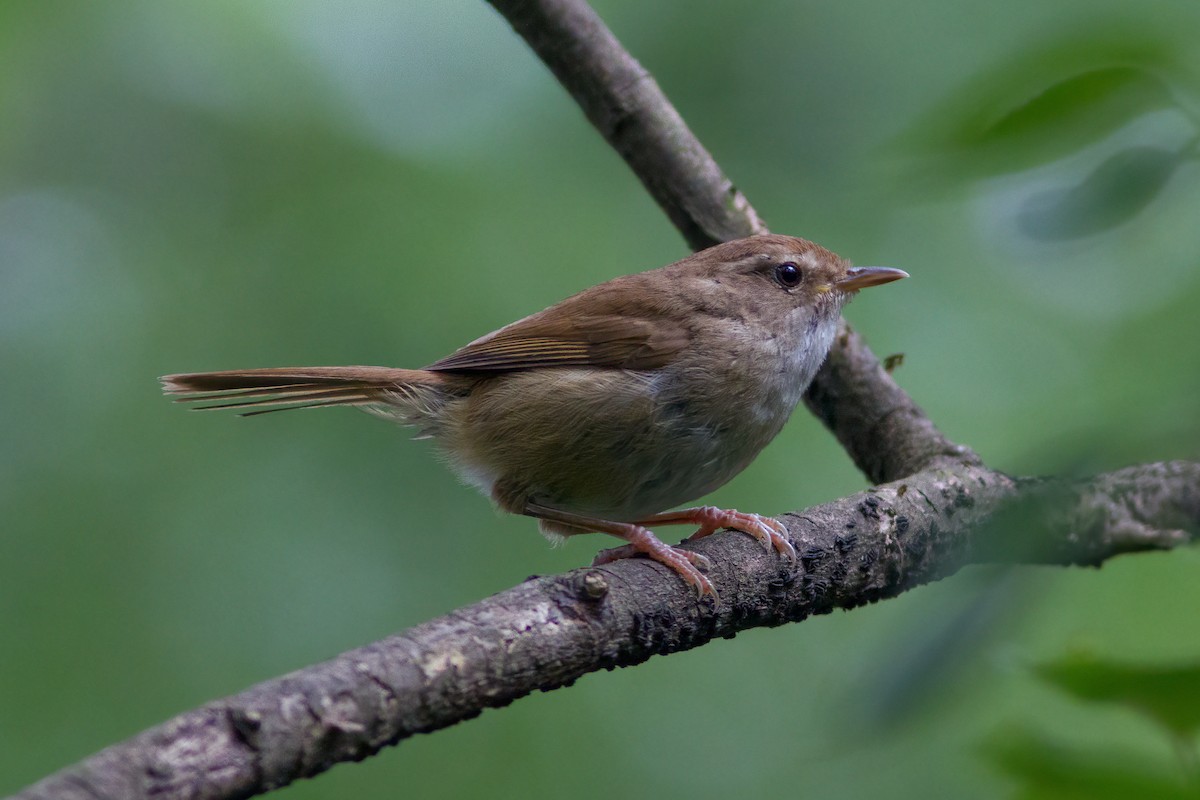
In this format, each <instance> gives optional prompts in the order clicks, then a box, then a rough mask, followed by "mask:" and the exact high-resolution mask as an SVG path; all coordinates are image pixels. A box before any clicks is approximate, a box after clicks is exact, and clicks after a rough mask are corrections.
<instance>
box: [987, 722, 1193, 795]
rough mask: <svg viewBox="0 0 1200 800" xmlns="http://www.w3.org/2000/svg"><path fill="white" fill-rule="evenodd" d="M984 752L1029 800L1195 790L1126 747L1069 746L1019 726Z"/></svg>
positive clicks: (990, 743) (994, 738)
mask: <svg viewBox="0 0 1200 800" xmlns="http://www.w3.org/2000/svg"><path fill="white" fill-rule="evenodd" d="M984 753H985V755H986V756H987V757H988V758H989V759H990V760H991V761H992V762H993V763H994V764H996V765H997V766H998V767H999V768H1000V769H1001V770H1003V771H1004V772H1005V773H1006V774H1008V775H1009V776H1011V777H1013V778H1016V779H1017V780H1018V781H1019V782H1020V783H1021V791H1020V792H1019V793H1018V795H1017V796H1018V797H1021V798H1026V799H1027V800H1043V798H1045V800H1051V798H1053V800H1074V799H1075V798H1078V800H1105V798H1112V799H1113V800H1118V799H1119V800H1128V798H1135V797H1136V798H1139V800H1183V798H1194V797H1195V796H1196V794H1195V791H1194V790H1192V789H1191V788H1189V787H1186V786H1185V785H1183V783H1181V782H1180V781H1178V780H1174V779H1172V778H1170V777H1168V776H1167V775H1165V774H1164V773H1163V771H1162V770H1156V769H1154V768H1153V767H1152V766H1149V765H1144V764H1136V763H1133V759H1131V758H1129V757H1128V756H1127V755H1125V754H1124V753H1102V752H1095V751H1092V752H1084V751H1078V750H1071V749H1068V748H1066V747H1063V746H1062V745H1061V744H1058V743H1056V742H1053V741H1050V740H1048V739H1045V738H1043V737H1041V736H1039V735H1037V734H1035V733H1032V732H1030V731H1027V730H1023V729H1019V728H1018V729H1013V730H1008V731H1005V732H1003V733H1001V734H997V735H994V736H992V737H991V739H990V740H989V741H988V742H986V743H985V745H984Z"/></svg>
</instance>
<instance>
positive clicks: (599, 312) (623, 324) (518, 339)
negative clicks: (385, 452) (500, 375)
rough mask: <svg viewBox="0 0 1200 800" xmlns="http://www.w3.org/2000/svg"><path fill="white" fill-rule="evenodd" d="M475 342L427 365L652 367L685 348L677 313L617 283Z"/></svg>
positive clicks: (464, 368) (452, 368)
mask: <svg viewBox="0 0 1200 800" xmlns="http://www.w3.org/2000/svg"><path fill="white" fill-rule="evenodd" d="M602 288H604V289H608V290H607V291H595V290H589V291H588V292H584V293H583V294H580V295H576V296H575V297H572V298H569V299H567V300H565V301H563V302H562V303H559V304H558V305H556V306H551V307H550V308H548V309H546V310H545V311H541V312H539V313H537V314H534V315H532V316H529V317H526V318H525V319H522V320H518V321H517V322H514V323H512V324H511V325H508V326H506V327H503V328H501V329H500V330H498V331H495V332H494V333H490V334H488V335H487V336H484V337H483V338H481V339H477V340H475V341H474V342H471V343H470V344H468V345H467V346H465V347H463V348H460V349H459V350H457V351H455V352H454V353H451V354H450V355H448V356H446V357H445V358H443V359H441V360H440V361H435V362H434V363H433V364H430V365H429V366H428V367H426V369H428V370H431V371H433V372H493V371H494V372H503V371H508V370H525V369H537V368H539V367H584V366H591V367H613V368H619V369H635V370H636V369H654V368H656V367H661V366H663V365H665V364H667V363H668V362H670V361H671V359H672V358H674V357H675V355H676V354H678V353H679V352H680V351H681V350H683V349H684V348H685V347H687V345H688V343H689V341H690V339H691V335H690V331H689V329H688V327H687V326H686V325H685V324H683V322H682V320H681V319H680V318H679V316H678V315H675V314H670V313H664V311H665V309H663V308H661V307H659V305H658V304H656V303H654V302H652V301H651V300H650V299H648V298H645V297H638V296H636V294H635V295H632V296H631V293H630V292H629V291H613V290H612V289H614V288H618V287H612V288H609V287H596V289H602Z"/></svg>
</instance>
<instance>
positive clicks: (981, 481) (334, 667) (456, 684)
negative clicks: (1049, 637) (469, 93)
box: [17, 462, 1200, 800]
mask: <svg viewBox="0 0 1200 800" xmlns="http://www.w3.org/2000/svg"><path fill="white" fill-rule="evenodd" d="M1047 498H1053V505H1054V509H1055V512H1056V513H1055V518H1054V520H1053V526H1052V528H1051V527H1047V528H1041V529H1039V539H1040V541H1039V544H1040V545H1041V546H1040V547H1039V548H1034V549H1030V548H1029V546H1028V544H1029V542H1028V540H1027V539H1026V538H1025V537H1023V536H1017V537H1013V536H1012V534H1013V533H1014V532H1015V531H1013V530H1012V529H1011V528H1010V527H1009V526H1007V525H1004V524H1002V522H1001V521H1003V520H1004V519H1005V518H1006V515H1008V514H1013V515H1014V516H1011V517H1009V519H1011V520H1012V521H1014V522H1019V521H1020V520H1021V519H1023V517H1022V510H1023V509H1030V508H1031V509H1033V510H1035V511H1037V510H1040V506H1041V504H1042V503H1043V502H1044V501H1045V500H1046V499H1047ZM783 519H784V521H785V522H786V523H787V525H788V529H789V532H790V534H791V536H792V539H793V541H794V542H795V544H796V548H797V550H798V551H799V552H800V554H801V557H800V564H799V566H798V568H797V569H795V570H791V569H788V568H787V567H786V565H785V564H784V562H782V561H781V560H780V559H778V558H777V557H776V556H774V555H773V554H769V553H767V552H765V551H764V550H763V549H762V548H761V547H760V546H759V545H758V544H757V543H756V542H755V541H754V540H752V539H751V538H750V537H748V536H745V535H743V534H738V533H732V532H728V533H724V534H718V535H716V536H712V537H709V538H707V539H703V540H700V541H699V542H696V543H695V544H694V547H695V549H696V550H698V551H700V552H702V553H704V554H705V555H707V556H708V557H709V558H710V559H711V560H712V562H713V565H714V566H713V569H712V571H711V572H710V573H709V577H710V578H711V579H712V581H713V583H714V584H715V585H716V587H717V590H718V591H719V592H720V593H721V597H722V598H723V601H722V603H721V604H720V606H718V607H716V608H713V607H712V606H709V605H705V604H701V603H698V602H697V601H696V599H695V597H694V596H693V595H692V593H691V590H689V589H688V588H687V587H686V586H685V585H684V584H683V583H682V582H681V581H679V580H678V579H677V578H676V577H675V576H673V575H672V574H671V573H670V572H669V571H668V570H667V569H666V568H665V567H662V566H661V565H659V564H657V563H655V562H652V561H648V560H627V561H621V562H616V563H613V564H610V565H606V566H604V567H593V568H588V569H577V570H574V571H572V572H568V573H566V574H564V575H556V576H550V577H544V578H531V579H530V580H528V581H526V582H525V583H523V584H521V585H520V586H517V587H515V588H513V589H509V590H508V591H506V592H502V593H500V594H498V595H495V596H493V597H490V598H488V599H487V600H484V601H482V602H480V603H477V604H475V605H473V606H470V607H467V608H464V609H461V610H459V611H457V612H455V613H454V614H451V615H449V616H446V617H442V618H441V619H436V620H433V621H431V622H428V623H425V624H424V625H419V626H417V627H415V628H412V629H411V630H408V631H406V632H404V633H402V634H399V635H396V636H392V637H390V638H388V639H384V640H383V641H380V642H376V643H374V644H371V645H368V646H366V647H363V648H360V649H358V650H352V651H350V652H348V653H344V654H342V655H341V656H338V657H337V658H335V659H333V660H332V661H328V662H326V663H324V664H318V665H316V666H313V667H309V668H307V669H304V670H301V671H299V672H295V673H292V674H291V675H286V676H284V677H282V678H277V679H275V680H272V681H267V682H266V683H262V684H259V685H258V686H255V687H253V688H251V689H249V690H247V691H245V692H243V693H241V694H238V695H235V696H233V697H230V698H226V699H224V700H218V701H216V702H214V703H210V704H208V705H206V706H204V707H202V708H199V709H197V710H195V711H189V712H187V713H185V714H181V715H180V716H178V717H176V718H175V719H172V720H170V721H168V722H166V723H165V724H163V725H160V726H158V727H156V728H153V729H151V730H149V731H146V732H145V733H143V734H141V735H140V736H138V737H136V738H134V739H131V740H129V741H127V742H124V743H122V744H118V745H115V746H113V747H110V748H109V749H107V750H104V751H102V752H100V753H98V754H96V755H95V756H92V757H91V758H89V759H87V760H85V761H83V762H82V763H80V764H78V765H76V766H74V767H71V768H69V769H67V770H64V771H63V772H60V773H58V774H57V775H53V776H51V777H50V778H47V779H46V780H44V781H42V782H41V783H39V784H37V785H35V786H32V787H30V788H28V789H27V790H25V791H24V792H22V793H20V794H19V795H17V797H18V798H21V800H75V799H76V798H78V800H95V798H128V799H129V800H141V799H142V798H145V800H150V798H153V799H154V800H176V798H178V800H183V799H184V798H197V797H204V798H240V797H249V796H252V795H254V794H258V793H261V792H264V791H267V790H269V789H272V788H277V787H279V786H283V785H284V784H287V783H290V782H292V781H294V780H296V779H298V778H303V777H310V776H312V775H316V774H317V773H320V772H323V771H324V770H326V769H328V768H329V767H330V766H332V765H333V764H335V763H337V762H339V761H351V760H359V759H361V758H364V757H366V756H368V755H370V754H372V753H374V752H376V751H377V750H379V749H380V748H382V747H384V746H386V745H389V744H394V743H396V742H397V741H399V740H401V739H404V738H406V737H408V736H411V735H413V734H415V733H427V732H430V731H434V730H437V729H439V728H444V727H447V726H449V725H453V724H455V723H456V722H460V721H462V720H465V719H469V718H471V717H474V716H476V715H478V714H479V713H480V712H481V711H482V710H483V709H485V708H496V707H500V706H504V705H507V704H508V703H510V702H512V701H513V700H516V699H517V698H520V697H523V696H525V695H527V694H529V693H531V692H533V691H535V690H537V689H541V690H549V689H554V688H557V687H560V686H566V685H568V684H570V683H572V682H573V681H575V680H576V679H577V678H579V677H581V676H583V675H586V674H587V673H589V672H594V671H597V670H600V669H608V668H612V667H617V666H628V665H631V664H638V663H640V662H642V661H645V660H646V659H648V658H650V657H651V656H653V655H656V654H663V653H672V652H677V651H680V650H687V649H690V648H693V647H699V646H700V645H703V644H705V643H707V642H709V641H712V640H713V639H716V638H723V637H729V636H732V635H734V634H736V633H737V632H739V631H743V630H746V629H748V628H753V627H759V626H771V625H781V624H783V623H786V622H795V621H799V620H802V619H804V618H806V617H808V616H811V615H813V614H824V613H828V612H829V611H831V610H833V609H836V608H843V609H848V608H854V607H856V606H860V605H864V604H866V603H871V602H874V601H876V600H880V599H883V598H886V597H892V596H894V595H897V594H899V593H900V592H902V591H904V590H906V589H909V588H911V587H913V586H916V585H918V584H921V583H926V582H928V581H932V580H937V579H939V578H943V577H946V576H947V575H950V574H952V573H953V572H955V571H956V570H957V569H959V568H960V567H961V566H962V565H964V564H966V563H972V562H976V563H978V562H981V561H1004V562H1026V561H1038V562H1046V561H1053V563H1064V564H1066V563H1078V564H1097V563H1099V562H1101V561H1103V560H1104V559H1106V558H1109V557H1110V556H1113V555H1117V554H1119V553H1124V552H1128V551H1131V550H1146V549H1155V548H1169V547H1174V546H1176V545H1179V544H1182V543H1184V542H1186V541H1188V540H1190V539H1191V538H1194V537H1196V536H1197V535H1200V464H1196V463H1189V462H1173V463H1168V464H1154V465H1149V466H1142V467H1133V468H1130V469H1125V470H1120V471H1118V472H1114V473H1110V474H1107V475H1102V476H1100V477H1098V478H1095V479H1092V480H1090V481H1083V482H1070V481H1059V480H1053V481H1030V480H1026V481H1016V480H1014V479H1012V478H1009V477H1007V476H1004V475H1001V474H999V473H995V472H991V471H989V470H987V469H984V468H982V467H977V466H970V465H963V466H960V467H958V468H956V469H935V470H930V471H927V472H923V473H920V474H918V475H914V476H911V477H910V478H906V479H905V480H903V481H899V482H894V483H890V484H887V485H884V486H878V487H875V488H873V489H870V490H868V491H866V492H862V493H860V494H857V495H854V496H851V497H847V498H843V499H841V500H838V501H836V502H833V503H828V504H825V505H821V506H815V507H813V508H809V509H806V510H805V511H803V512H800V513H797V514H789V515H786V516H784V517H783ZM1042 534H1044V536H1045V537H1051V538H1049V539H1046V538H1044V537H1043V536H1042Z"/></svg>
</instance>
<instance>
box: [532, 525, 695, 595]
mask: <svg viewBox="0 0 1200 800" xmlns="http://www.w3.org/2000/svg"><path fill="white" fill-rule="evenodd" d="M525 514H527V515H528V516H531V517H536V518H537V519H544V520H548V521H550V522H559V523H564V524H566V525H570V526H572V527H575V528H579V529H580V530H581V532H582V531H595V532H597V533H607V534H611V535H613V536H616V537H618V538H620V539H624V540H625V541H627V542H629V544H627V545H624V546H623V547H614V548H613V549H611V550H601V551H600V552H599V553H598V554H597V555H596V558H595V560H594V561H593V562H592V564H593V565H595V566H599V565H600V564H607V563H609V562H610V561H616V560H617V559H619V558H628V557H630V556H633V555H638V554H644V555H647V556H649V557H650V558H652V559H654V560H655V561H657V562H658V563H660V564H663V565H664V566H667V567H670V568H671V569H673V570H675V572H677V573H679V576H680V577H681V578H683V579H684V580H685V581H687V583H688V584H689V585H691V586H692V587H694V588H695V589H696V593H697V594H698V595H699V596H700V597H703V596H704V595H711V596H712V597H714V598H716V596H717V590H716V589H714V588H713V585H712V581H710V580H709V579H708V578H706V577H704V574H703V573H702V572H700V570H699V569H697V567H698V566H699V567H704V568H707V567H708V566H709V561H708V559H707V558H705V557H704V556H702V555H700V554H699V553H693V552H691V551H690V550H683V549H680V548H678V547H671V546H670V545H668V544H665V543H663V542H662V541H661V540H659V538H658V537H657V536H655V535H654V534H653V533H651V532H650V530H649V529H648V528H646V527H645V526H644V525H641V524H638V523H636V522H612V521H611V520H606V519H596V518H594V517H585V516H582V515H579V514H571V513H568V512H566V511H559V510H557V509H554V508H546V507H544V506H536V505H532V504H530V505H527V506H526V507H525Z"/></svg>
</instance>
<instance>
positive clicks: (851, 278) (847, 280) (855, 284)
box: [834, 267, 908, 292]
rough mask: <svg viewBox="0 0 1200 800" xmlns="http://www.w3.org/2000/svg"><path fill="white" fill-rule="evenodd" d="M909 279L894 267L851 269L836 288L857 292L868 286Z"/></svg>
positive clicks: (903, 272) (836, 284) (906, 274)
mask: <svg viewBox="0 0 1200 800" xmlns="http://www.w3.org/2000/svg"><path fill="white" fill-rule="evenodd" d="M907 277H908V273H907V272H905V271H904V270H902V269H894V268H892V267H851V268H850V269H848V270H846V277H844V278H842V279H841V280H840V281H838V282H837V283H835V284H834V286H836V287H837V288H838V289H841V290H842V291H843V292H857V291H858V290H859V289H866V288H867V287H868V286H879V285H880V284H882V283H891V282H892V281H898V280H900V279H901V278H907Z"/></svg>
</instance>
